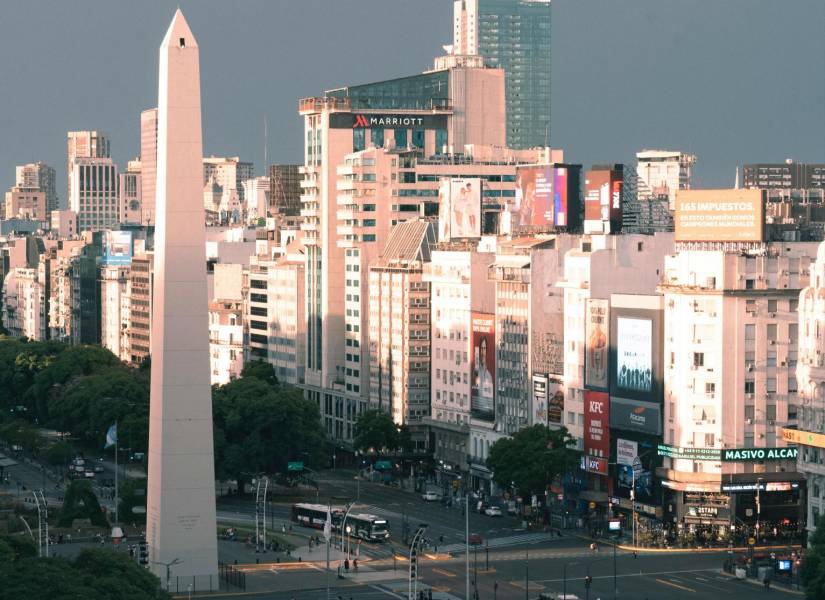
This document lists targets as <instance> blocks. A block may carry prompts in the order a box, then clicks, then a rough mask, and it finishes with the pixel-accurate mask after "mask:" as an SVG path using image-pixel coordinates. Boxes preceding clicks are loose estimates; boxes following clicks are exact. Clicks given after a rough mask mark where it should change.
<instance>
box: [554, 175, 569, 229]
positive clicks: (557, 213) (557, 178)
mask: <svg viewBox="0 0 825 600" xmlns="http://www.w3.org/2000/svg"><path fill="white" fill-rule="evenodd" d="M553 175H554V177H553V215H554V218H553V224H554V225H555V226H556V227H567V226H568V224H569V220H568V218H567V215H568V214H569V212H568V211H569V205H568V190H567V168H566V167H556V169H555V170H554V174H553Z"/></svg>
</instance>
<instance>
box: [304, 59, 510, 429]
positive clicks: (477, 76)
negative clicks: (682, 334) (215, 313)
mask: <svg viewBox="0 0 825 600" xmlns="http://www.w3.org/2000/svg"><path fill="white" fill-rule="evenodd" d="M299 112H300V114H301V115H302V116H303V117H304V139H305V163H304V166H303V167H301V173H302V175H303V181H302V182H301V187H302V190H303V194H302V195H301V202H302V206H301V215H302V216H303V218H304V220H303V223H302V224H301V241H302V242H303V244H304V246H305V247H306V299H307V306H306V310H307V332H306V333H307V335H306V342H307V348H306V378H305V384H304V387H305V389H306V394H307V397H308V398H310V399H312V400H313V401H315V402H317V403H318V405H319V406H321V407H322V408H323V407H326V406H330V407H331V406H342V407H346V409H345V410H343V409H342V410H341V411H338V412H337V414H332V415H330V418H331V419H332V420H333V421H334V428H333V432H332V436H333V437H334V438H336V439H341V440H350V439H352V431H353V427H354V424H355V420H356V419H357V417H358V415H359V414H360V412H361V411H362V410H364V409H366V408H367V407H368V406H369V393H368V390H369V373H368V370H367V369H366V365H367V364H368V362H369V358H368V355H367V353H366V333H367V322H366V318H367V314H366V311H367V305H366V301H367V298H366V294H365V292H366V287H367V274H368V267H369V261H370V260H371V259H372V258H375V257H376V256H377V254H378V252H379V251H380V249H381V248H382V247H383V245H384V244H385V243H386V237H385V236H386V234H387V233H388V232H389V229H390V227H391V225H392V224H393V223H392V222H391V220H392V219H393V218H396V219H399V220H406V219H409V218H413V217H415V216H417V214H418V211H419V210H420V209H422V207H423V206H424V205H425V204H427V201H428V200H429V204H430V207H432V205H433V204H437V201H436V198H437V196H438V181H437V177H436V178H435V179H429V180H428V182H427V183H426V184H423V186H422V187H427V188H428V189H426V190H421V191H419V190H418V189H413V188H415V187H416V183H415V179H414V176H413V174H412V173H410V172H404V171H409V170H410V168H411V165H412V164H413V162H414V161H413V158H412V157H415V156H418V155H420V156H421V157H422V158H423V157H425V156H427V157H432V156H435V155H438V154H441V153H442V152H444V151H446V150H448V149H449V148H450V147H451V146H454V147H455V148H458V149H459V150H458V151H459V152H461V151H464V150H465V145H467V144H480V145H481V144H483V145H489V146H503V145H504V141H505V135H504V122H503V116H504V74H503V72H502V71H501V70H500V69H486V68H483V67H479V66H476V65H471V66H467V65H465V64H458V63H456V64H454V65H442V66H441V67H439V68H436V69H433V70H432V71H428V72H426V73H423V74H420V75H414V76H411V77H403V78H399V79H395V80H390V81H382V82H377V83H371V84H365V85H358V86H349V87H344V88H339V89H336V90H332V91H328V92H327V93H326V95H325V96H324V97H323V98H307V99H304V100H301V102H300V104H299ZM369 146H373V147H372V148H370V147H369ZM360 152H363V153H364V156H359V155H358V153H360ZM387 152H389V154H388V153H387ZM393 153H395V155H393ZM350 155H351V156H350ZM347 161H350V162H349V164H348V163H347ZM370 161H373V163H372V164H371V162H370ZM375 161H380V169H381V170H382V173H387V175H389V174H390V173H393V172H394V174H395V176H396V179H395V180H392V181H391V180H390V179H389V177H387V179H386V180H384V178H383V176H378V175H376V173H377V170H378V168H379V165H378V164H377V163H376V162H375ZM455 162H461V161H447V160H446V159H445V160H444V166H443V168H442V172H443V171H447V174H451V173H452V172H454V171H455V170H461V169H471V168H475V166H474V165H470V166H466V165H464V166H456V165H455V164H454V163H455ZM498 168H505V167H502V166H499V167H498ZM510 168H512V169H513V171H514V166H512V165H511V166H510ZM471 173H473V174H474V171H471ZM513 180H514V177H513ZM500 181H501V180H500V179H499V182H500ZM510 185H511V186H513V185H514V184H513V183H510ZM379 190H380V191H379ZM370 195H373V197H374V199H375V202H373V201H372V200H371V198H370ZM381 198H391V199H392V201H391V202H390V201H384V202H381V201H380V200H381ZM379 208H380V211H381V214H380V216H375V217H373V216H372V215H370V214H368V213H370V212H374V211H375V210H376V209H379ZM430 214H433V213H430ZM395 215H398V216H395ZM382 236H384V237H382ZM347 294H349V299H348V300H347ZM353 311H354V312H353ZM347 313H348V314H347ZM362 344H364V345H363V347H362ZM347 355H349V359H348V358H347ZM354 357H355V358H354ZM356 361H357V362H358V365H357V366H356V365H355V362H356ZM322 412H323V410H322ZM342 415H346V416H342ZM325 418H326V414H325Z"/></svg>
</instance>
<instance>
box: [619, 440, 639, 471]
mask: <svg viewBox="0 0 825 600" xmlns="http://www.w3.org/2000/svg"><path fill="white" fill-rule="evenodd" d="M637 456H639V444H638V442H634V441H632V440H624V439H622V438H616V462H617V463H619V464H620V465H632V464H633V459H635V458H636V457H637Z"/></svg>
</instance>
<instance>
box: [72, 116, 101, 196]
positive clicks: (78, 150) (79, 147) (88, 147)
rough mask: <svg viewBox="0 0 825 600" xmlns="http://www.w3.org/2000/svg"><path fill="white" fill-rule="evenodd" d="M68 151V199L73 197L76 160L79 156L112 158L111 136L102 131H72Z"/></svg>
mask: <svg viewBox="0 0 825 600" xmlns="http://www.w3.org/2000/svg"><path fill="white" fill-rule="evenodd" d="M66 145H67V152H66V176H67V179H68V182H67V188H66V199H67V200H66V201H67V202H70V201H71V200H70V199H71V197H72V173H73V172H74V162H75V160H76V159H79V158H110V157H111V156H112V154H111V149H110V147H109V136H108V135H106V134H105V133H103V132H102V131H70V132H69V133H68V141H67V144H66Z"/></svg>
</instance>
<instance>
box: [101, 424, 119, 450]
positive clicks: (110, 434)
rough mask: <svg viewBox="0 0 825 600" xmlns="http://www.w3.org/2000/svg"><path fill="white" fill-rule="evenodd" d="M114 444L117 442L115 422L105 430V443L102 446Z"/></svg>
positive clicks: (107, 446) (106, 446)
mask: <svg viewBox="0 0 825 600" xmlns="http://www.w3.org/2000/svg"><path fill="white" fill-rule="evenodd" d="M115 444H117V423H113V424H112V426H111V427H109V431H107V432H106V445H105V446H104V448H109V447H110V446H114V445H115Z"/></svg>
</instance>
